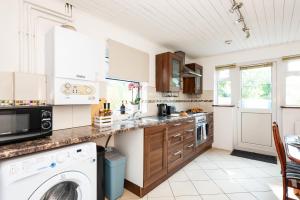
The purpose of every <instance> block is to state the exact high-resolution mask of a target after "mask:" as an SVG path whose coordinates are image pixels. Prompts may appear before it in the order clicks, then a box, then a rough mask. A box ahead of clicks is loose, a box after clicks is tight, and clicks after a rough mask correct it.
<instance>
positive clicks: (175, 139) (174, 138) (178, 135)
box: [168, 131, 184, 148]
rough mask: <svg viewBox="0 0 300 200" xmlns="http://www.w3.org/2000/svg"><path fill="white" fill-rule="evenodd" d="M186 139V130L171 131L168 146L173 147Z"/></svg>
mask: <svg viewBox="0 0 300 200" xmlns="http://www.w3.org/2000/svg"><path fill="white" fill-rule="evenodd" d="M183 140H184V132H183V131H174V132H171V133H169V136H168V147H169V148H170V147H173V146H176V145H178V144H181V143H182V142H183Z"/></svg>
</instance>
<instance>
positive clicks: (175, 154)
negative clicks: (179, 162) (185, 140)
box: [173, 151, 182, 156]
mask: <svg viewBox="0 0 300 200" xmlns="http://www.w3.org/2000/svg"><path fill="white" fill-rule="evenodd" d="M180 154H182V151H177V152H176V153H174V154H173V156H177V155H180Z"/></svg>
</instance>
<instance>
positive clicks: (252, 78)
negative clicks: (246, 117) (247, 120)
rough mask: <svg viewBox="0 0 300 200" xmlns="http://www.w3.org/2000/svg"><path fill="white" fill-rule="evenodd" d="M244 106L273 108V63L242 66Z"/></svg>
mask: <svg viewBox="0 0 300 200" xmlns="http://www.w3.org/2000/svg"><path fill="white" fill-rule="evenodd" d="M241 93H242V94H241V106H242V108H257V109H271V108H272V65H268V66H264V67H249V68H248V67H247V68H241Z"/></svg>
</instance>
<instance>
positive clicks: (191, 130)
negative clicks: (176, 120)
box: [186, 129, 194, 132]
mask: <svg viewBox="0 0 300 200" xmlns="http://www.w3.org/2000/svg"><path fill="white" fill-rule="evenodd" d="M186 132H194V129H189V130H186Z"/></svg>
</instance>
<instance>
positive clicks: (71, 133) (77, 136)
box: [0, 116, 194, 160]
mask: <svg viewBox="0 0 300 200" xmlns="http://www.w3.org/2000/svg"><path fill="white" fill-rule="evenodd" d="M191 118H194V116H187V117H145V118H142V119H138V120H126V121H121V122H117V123H114V124H113V125H112V126H111V127H109V128H96V127H93V126H84V127H78V128H70V129H62V130H56V131H53V134H52V136H50V137H47V138H42V139H36V140H31V141H26V142H19V143H14V144H8V145H2V146H0V160H1V159H8V158H12V157H16V156H21V155H26V154H30V153H35V152H40V151H45V150H50V149H54V148H59V147H63V146H67V145H72V144H78V143H83V142H90V141H94V140H96V139H99V138H103V137H105V136H108V135H114V134H122V133H126V132H128V131H130V130H134V129H139V128H145V127H151V126H156V125H162V124H166V123H170V122H176V121H182V120H187V119H191Z"/></svg>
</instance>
